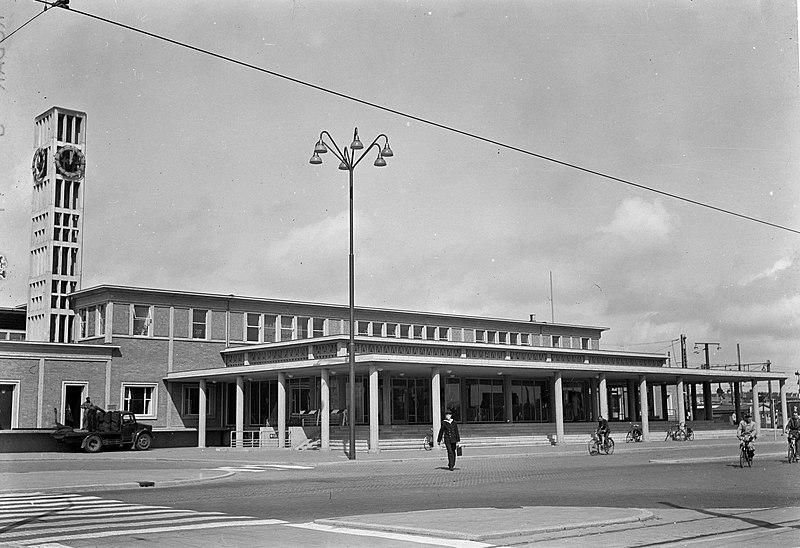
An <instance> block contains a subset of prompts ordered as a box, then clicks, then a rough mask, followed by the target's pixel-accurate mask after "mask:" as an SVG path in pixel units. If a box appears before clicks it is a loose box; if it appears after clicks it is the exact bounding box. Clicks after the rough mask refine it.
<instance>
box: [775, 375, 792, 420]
mask: <svg viewBox="0 0 800 548" xmlns="http://www.w3.org/2000/svg"><path fill="white" fill-rule="evenodd" d="M778 386H779V388H778V390H780V392H781V417H782V419H783V422H781V427H782V428H786V422H787V421H788V420H789V415H790V414H791V412H790V411H789V402H788V397H787V394H786V392H787V388H786V379H780V380H778Z"/></svg>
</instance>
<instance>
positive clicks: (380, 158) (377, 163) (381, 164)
mask: <svg viewBox="0 0 800 548" xmlns="http://www.w3.org/2000/svg"><path fill="white" fill-rule="evenodd" d="M372 165H374V166H375V167H386V160H384V159H383V156H381V154H380V152H379V153H378V157H377V158H375V163H374V164H372Z"/></svg>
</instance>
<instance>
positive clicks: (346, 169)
mask: <svg viewBox="0 0 800 548" xmlns="http://www.w3.org/2000/svg"><path fill="white" fill-rule="evenodd" d="M339 169H341V170H342V171H348V169H349V168H348V167H347V164H345V163H344V162H340V163H339Z"/></svg>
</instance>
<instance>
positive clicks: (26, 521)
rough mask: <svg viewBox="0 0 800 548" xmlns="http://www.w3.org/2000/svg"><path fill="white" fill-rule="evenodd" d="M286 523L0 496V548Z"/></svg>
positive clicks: (77, 498)
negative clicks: (2, 546)
mask: <svg viewBox="0 0 800 548" xmlns="http://www.w3.org/2000/svg"><path fill="white" fill-rule="evenodd" d="M284 523H286V522H285V521H283V520H278V519H259V518H255V517H251V516H233V515H228V514H225V513H223V512H198V511H194V510H181V509H177V508H170V507H168V506H147V505H138V504H127V503H125V502H122V501H118V500H112V499H102V498H100V497H94V496H89V495H85V496H84V495H45V494H41V493H25V494H16V495H15V494H4V495H0V544H2V543H6V542H12V543H15V544H17V545H29V544H36V545H42V544H43V543H48V544H54V543H58V542H62V541H69V540H78V539H97V538H107V537H114V536H124V535H128V534H146V533H164V532H174V531H184V530H190V529H192V530H193V529H213V528H221V527H247V526H255V525H278V524H284Z"/></svg>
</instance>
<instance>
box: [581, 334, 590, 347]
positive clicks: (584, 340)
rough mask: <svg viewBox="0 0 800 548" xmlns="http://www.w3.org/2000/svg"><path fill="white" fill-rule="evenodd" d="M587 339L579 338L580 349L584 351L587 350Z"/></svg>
mask: <svg viewBox="0 0 800 548" xmlns="http://www.w3.org/2000/svg"><path fill="white" fill-rule="evenodd" d="M589 344H590V342H589V337H581V348H582V349H584V350H589Z"/></svg>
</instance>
